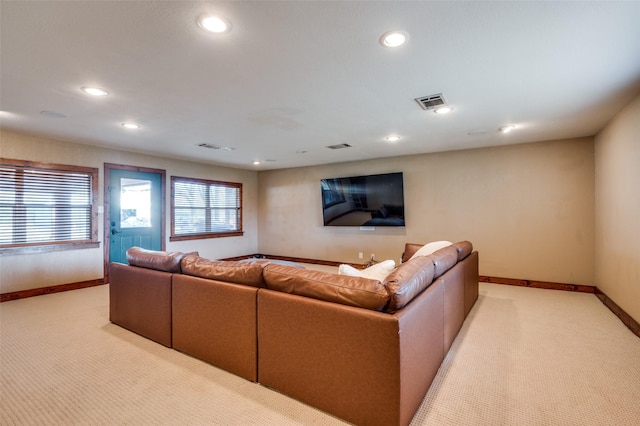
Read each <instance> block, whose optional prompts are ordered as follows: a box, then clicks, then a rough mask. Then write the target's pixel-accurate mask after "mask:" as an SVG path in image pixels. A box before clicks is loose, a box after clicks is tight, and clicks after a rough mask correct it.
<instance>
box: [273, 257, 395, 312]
mask: <svg viewBox="0 0 640 426" xmlns="http://www.w3.org/2000/svg"><path fill="white" fill-rule="evenodd" d="M264 280H265V282H266V284H267V287H268V288H270V289H272V290H277V291H281V292H284V293H290V294H296V295H299V296H306V297H311V298H314V299H319V300H325V301H327V302H334V303H340V304H343V305H349V306H356V307H359V308H365V309H372V310H376V311H381V310H382V309H383V308H384V307H385V305H386V304H387V302H388V301H389V294H388V293H387V290H386V289H385V287H384V285H383V284H382V283H381V282H380V281H377V280H372V279H368V278H362V277H351V276H347V275H337V274H332V273H329V272H322V271H312V270H308V269H299V268H294V267H291V266H284V265H274V264H271V265H267V266H266V267H265V268H264Z"/></svg>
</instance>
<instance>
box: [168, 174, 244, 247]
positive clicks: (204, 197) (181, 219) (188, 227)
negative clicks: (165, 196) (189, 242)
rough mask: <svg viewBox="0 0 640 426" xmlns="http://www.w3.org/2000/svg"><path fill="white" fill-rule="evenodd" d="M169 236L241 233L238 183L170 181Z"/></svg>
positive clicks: (189, 180) (176, 178) (240, 203)
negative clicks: (170, 217)
mask: <svg viewBox="0 0 640 426" xmlns="http://www.w3.org/2000/svg"><path fill="white" fill-rule="evenodd" d="M171 192H172V207H173V208H172V216H173V217H172V237H181V236H201V237H207V236H224V235H226V234H233V235H237V233H239V232H242V184H241V183H234V182H221V181H208V180H202V179H190V178H181V177H175V176H174V177H172V178H171Z"/></svg>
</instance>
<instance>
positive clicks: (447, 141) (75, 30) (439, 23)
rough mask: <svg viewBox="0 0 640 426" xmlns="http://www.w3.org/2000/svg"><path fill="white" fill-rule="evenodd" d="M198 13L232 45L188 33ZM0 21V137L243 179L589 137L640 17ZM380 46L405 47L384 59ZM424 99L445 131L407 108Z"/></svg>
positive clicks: (345, 10)
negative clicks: (87, 147)
mask: <svg viewBox="0 0 640 426" xmlns="http://www.w3.org/2000/svg"><path fill="white" fill-rule="evenodd" d="M208 12H214V13H218V14H222V15H224V16H225V17H226V18H228V19H229V20H230V21H231V23H232V26H233V27H232V30H231V31H230V32H229V33H227V34H222V35H215V34H210V33H206V32H204V31H202V30H201V29H200V28H198V27H197V26H196V19H197V17H198V16H200V15H202V14H203V13H208ZM0 15H1V20H2V22H1V25H2V27H1V57H0V60H1V62H0V67H1V68H0V69H1V92H0V109H1V110H2V111H3V112H2V114H1V115H2V126H3V127H4V128H7V129H10V130H15V131H24V132H29V133H32V134H36V135H46V136H48V137H51V138H55V139H61V140H69V141H74V142H79V143H84V144H91V145H99V146H106V147H113V148H117V149H126V150H131V151H136V152H144V153H150V154H156V155H161V156H170V157H176V158H183V159H188V160H195V161H201V162H206V163H211V164H220V165H227V166H231V167H238V168H246V169H256V170H265V169H277V168H286V167H296V166H307V165H315V164H324V163H336V162H342V161H352V160H363V159H370V158H382V157H391V156H398V155H408V154H416V153H428V152H437V151H448V150H459V149H468V148H477V147H486V146H496V145H503V144H513V143H526V142H532V141H542V140H553V139H563V138H574V137H582V136H591V135H594V134H596V133H597V132H598V130H600V129H601V128H602V127H603V126H604V125H605V124H606V123H607V121H608V120H609V119H610V118H611V117H612V116H613V115H614V114H615V113H616V112H618V111H619V110H620V108H622V107H623V106H624V105H625V104H626V103H627V102H629V101H630V100H631V99H632V98H633V97H634V96H635V95H636V94H637V93H638V92H639V91H640V24H639V23H640V1H626V2H609V1H602V2H598V1H596V2H582V1H580V2H555V1H551V2H542V1H536V2H515V1H513V2H494V1H474V2H461V1H456V2H453V1H451V2H443V1H439V2H431V1H429V2H427V1H412V2H397V1H396V2H390V1H386V2H382V1H375V2H373V1H304V2H303V1H278V2H275V1H274V2H272V1H235V2H188V1H136V2H132V1H83V2H77V1H56V2H34V1H4V0H3V1H2V2H1V3H0ZM394 29H401V30H404V31H407V32H408V33H409V34H410V40H409V43H408V44H406V45H405V46H403V47H400V48H398V49H395V50H394V49H389V48H383V47H382V46H381V45H380V44H379V43H378V39H379V37H380V35H381V34H382V33H384V32H386V31H388V30H394ZM82 86H98V87H102V88H104V89H106V90H108V91H109V92H110V95H109V96H107V97H103V98H95V97H90V96H87V95H85V94H84V93H83V92H81V91H80V88H81V87H82ZM436 93H443V94H444V96H445V98H446V100H447V101H448V102H449V104H451V105H452V106H453V107H454V108H455V110H454V111H453V112H452V113H450V114H448V115H444V116H439V115H436V114H434V113H433V112H430V111H424V110H422V109H421V108H420V107H419V106H418V104H417V103H416V102H415V101H414V98H417V97H422V96H426V95H431V94H436ZM41 111H52V112H56V113H61V114H64V115H65V116H66V118H55V117H51V116H46V115H42V114H41ZM125 121H135V122H138V123H140V124H141V125H142V127H141V128H140V129H138V130H135V131H131V130H127V129H125V128H123V127H122V126H121V125H120V124H121V123H122V122H125ZM505 124H515V125H517V126H518V128H517V129H516V130H515V131H513V132H512V133H510V134H508V135H503V134H500V133H498V132H497V129H498V128H499V127H501V126H503V125H505ZM478 130H484V131H486V133H485V134H484V135H474V134H473V132H475V131H478ZM470 132H472V135H469V133H470ZM390 134H397V135H399V136H401V138H402V139H401V140H400V141H399V142H396V143H394V144H391V143H389V142H386V141H385V140H384V138H385V137H386V136H387V135H390ZM201 143H208V144H214V145H221V146H227V147H231V148H233V150H232V151H226V150H222V149H218V150H212V149H206V148H201V147H198V146H197V145H198V144H201ZM341 143H347V144H349V145H352V148H347V149H342V150H330V149H327V148H326V146H328V145H334V144H341ZM254 160H261V161H263V163H262V164H261V165H259V166H254V165H252V162H253V161H254Z"/></svg>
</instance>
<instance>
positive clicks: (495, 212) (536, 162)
mask: <svg viewBox="0 0 640 426" xmlns="http://www.w3.org/2000/svg"><path fill="white" fill-rule="evenodd" d="M395 171H401V172H403V173H404V180H405V181H404V190H405V206H406V224H407V226H406V228H395V229H394V228H392V229H389V228H377V229H376V230H375V231H360V230H359V229H358V228H338V227H324V226H323V224H322V213H321V199H320V179H322V178H331V177H342V176H349V175H362V174H375V173H387V172H395ZM258 182H259V183H258V188H259V189H258V207H259V213H260V214H259V219H258V229H259V242H258V248H259V252H261V253H264V254H276V255H283V256H294V257H304V258H313V259H325V260H334V261H346V262H356V263H362V262H363V261H362V260H361V259H359V258H358V252H363V253H364V257H365V259H364V260H366V259H367V258H368V257H369V256H370V254H371V253H374V254H375V256H376V259H377V260H383V259H394V260H396V261H397V260H398V259H399V257H400V255H401V253H402V249H403V247H404V243H405V242H422V243H426V242H429V241H435V240H449V241H459V240H464V239H468V240H470V241H471V242H472V243H473V244H474V246H475V248H476V249H478V250H479V252H480V273H481V274H483V275H490V276H498V277H508V278H522V279H533V280H542V281H554V282H563V283H575V284H586V285H593V284H594V266H593V265H594V238H595V237H594V222H595V218H594V151H593V139H592V138H583V139H573V140H563V141H550V142H540V143H533V144H525V145H512V146H503V147H497V148H487V149H477V150H467V151H454V152H446V153H438V154H425V155H416V156H409V157H396V158H388V159H380V160H370V161H361V162H352V163H342V164H332V165H325V166H316V167H305V168H296V169H284V170H275V171H264V172H260V173H259V177H258Z"/></svg>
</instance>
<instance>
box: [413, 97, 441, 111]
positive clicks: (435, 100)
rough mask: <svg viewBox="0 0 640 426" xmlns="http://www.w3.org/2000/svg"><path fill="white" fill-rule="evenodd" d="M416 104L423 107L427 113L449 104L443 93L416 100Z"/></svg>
mask: <svg viewBox="0 0 640 426" xmlns="http://www.w3.org/2000/svg"><path fill="white" fill-rule="evenodd" d="M416 102H417V103H418V104H419V105H420V106H421V107H422V109H424V110H427V111H429V110H431V109H434V108H437V107H439V106H442V105H446V104H447V102H446V101H445V100H444V96H443V95H442V93H438V94H436V95H430V96H423V97H422V98H416Z"/></svg>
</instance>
